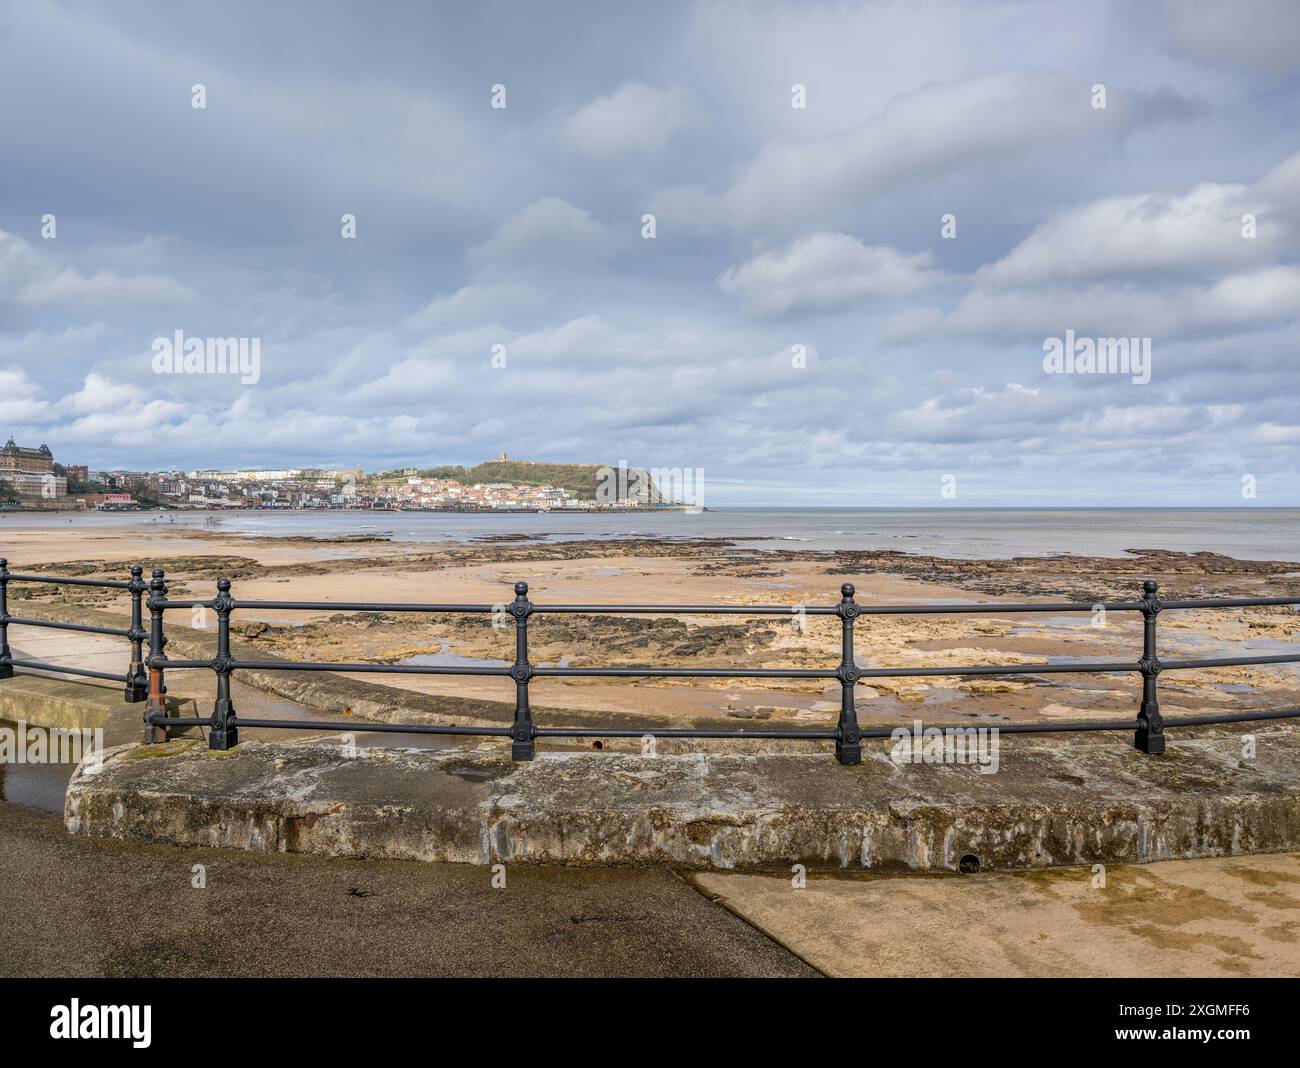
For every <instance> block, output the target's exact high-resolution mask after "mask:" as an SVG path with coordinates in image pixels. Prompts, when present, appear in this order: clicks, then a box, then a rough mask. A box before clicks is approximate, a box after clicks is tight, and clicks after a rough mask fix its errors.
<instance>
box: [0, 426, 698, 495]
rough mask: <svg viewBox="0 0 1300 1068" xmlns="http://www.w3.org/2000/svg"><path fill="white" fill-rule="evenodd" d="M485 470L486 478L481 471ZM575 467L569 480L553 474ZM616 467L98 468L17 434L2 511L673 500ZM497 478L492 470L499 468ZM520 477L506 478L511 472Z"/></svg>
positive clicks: (2, 453) (501, 458) (7, 454)
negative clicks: (617, 475) (603, 475)
mask: <svg viewBox="0 0 1300 1068" xmlns="http://www.w3.org/2000/svg"><path fill="white" fill-rule="evenodd" d="M480 469H483V471H484V472H487V474H486V475H484V476H483V477H475V473H476V472H478V473H480V474H482V472H480ZM555 471H559V472H561V473H563V474H566V475H569V474H575V475H576V482H575V480H574V479H573V478H570V480H569V482H570V484H569V485H552V484H550V483H548V482H547V481H546V480H545V477H546V475H548V474H550V473H552V472H555ZM603 471H607V472H611V473H613V471H614V469H612V468H597V467H592V466H590V465H580V464H539V463H536V462H534V461H530V460H511V459H510V458H509V457H508V456H507V455H506V453H504V452H502V453H500V454H498V455H497V456H496V457H494V458H493V459H492V460H489V461H485V462H484V463H483V464H481V465H478V466H477V467H475V468H468V469H466V468H431V469H417V468H404V469H401V470H398V471H387V472H383V473H379V474H370V475H367V474H366V472H365V471H364V470H363V469H362V468H360V467H355V468H349V469H326V468H284V469H279V470H262V469H247V470H231V471H222V470H193V471H182V470H176V469H171V470H165V471H130V470H122V469H116V468H115V469H112V470H92V469H91V468H89V467H88V466H87V465H85V464H64V463H59V462H57V461H56V460H55V458H54V454H53V452H52V451H51V450H50V447H49V446H48V445H47V444H45V443H42V444H41V445H39V446H37V447H31V446H22V445H18V444H16V443H15V441H14V439H13V438H10V439H9V440H8V441H7V442H6V444H5V445H4V447H3V448H2V449H0V511H40V512H48V511H85V510H96V511H139V510H144V509H183V510H227V509H359V510H366V509H381V510H388V511H440V512H483V511H506V512H551V511H573V512H589V511H596V510H606V509H611V508H613V509H623V510H627V509H645V508H656V509H658V508H667V509H671V508H673V507H675V506H674V505H673V504H672V503H669V502H666V501H664V500H663V499H662V498H661V497H660V496H659V495H658V494H657V492H656V491H655V489H654V487H653V484H652V482H651V480H649V479H648V478H647V479H645V480H643V481H640V482H638V481H637V480H630V482H629V480H628V479H626V478H623V479H614V478H611V479H609V483H610V484H611V485H615V486H618V487H619V489H618V490H617V492H615V493H612V494H610V493H600V492H598V489H599V487H600V481H599V478H600V472H603ZM494 472H495V473H496V476H495V477H493V473H494ZM507 475H509V476H513V477H505V476H507Z"/></svg>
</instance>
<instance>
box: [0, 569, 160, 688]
mask: <svg viewBox="0 0 1300 1068" xmlns="http://www.w3.org/2000/svg"><path fill="white" fill-rule="evenodd" d="M143 576H144V569H143V568H141V567H139V566H135V567H132V568H131V577H130V579H128V580H126V581H120V580H118V579H89V578H67V577H64V576H62V575H28V574H23V573H21V572H15V571H10V570H9V561H7V560H5V559H3V558H0V679H7V678H12V677H13V675H14V672H15V669H17V670H18V671H20V672H31V671H40V672H47V673H53V674H56V675H71V676H74V677H78V678H89V679H103V680H105V681H107V682H120V683H124V684H125V687H126V689H125V692H124V697H125V699H126V700H127V701H135V702H139V701H146V700H147V699H148V696H149V680H148V678H147V677H146V675H145V668H144V639H145V637H146V634H145V631H144V623H143V616H142V614H141V601H142V599H143V597H144V594H145V591H146V590H148V588H149V584H148V583H147V582H145V581H144V577H143ZM14 582H35V583H45V584H47V585H51V586H79V587H92V588H95V589H105V590H125V591H126V592H127V593H129V594H130V595H131V625H130V626H129V627H106V626H99V625H98V624H92V623H65V622H63V621H61V620H56V619H34V618H31V617H28V616H15V615H10V614H9V586H10V584H11V583H14ZM10 625H13V626H16V627H37V628H41V629H45V630H63V631H69V632H72V633H75V634H102V635H105V636H106V637H110V638H125V639H126V640H127V643H128V647H129V655H130V662H129V664H128V666H127V669H126V672H125V673H124V674H121V675H119V674H117V673H115V672H110V671H92V670H90V669H88V668H76V667H69V666H68V665H66V664H55V663H51V662H50V661H48V660H35V659H31V658H21V659H15V658H14V655H13V650H12V649H10V647H9V627H10ZM159 648H161V646H160V647H159Z"/></svg>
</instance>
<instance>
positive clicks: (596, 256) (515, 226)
mask: <svg viewBox="0 0 1300 1068" xmlns="http://www.w3.org/2000/svg"><path fill="white" fill-rule="evenodd" d="M613 253H614V238H613V235H612V234H611V233H610V232H609V230H608V228H607V227H605V226H604V225H603V224H601V223H599V222H597V221H596V220H595V219H593V218H592V217H591V213H590V212H588V211H584V210H583V209H581V208H576V207H574V206H573V205H572V204H570V203H569V202H568V201H567V200H561V199H560V198H559V197H542V198H541V199H540V200H535V201H533V202H532V203H531V204H529V205H527V206H526V207H524V208H521V209H520V210H519V211H517V212H515V213H514V214H513V215H511V216H510V217H509V218H507V219H506V220H504V221H503V222H502V223H501V225H500V226H498V227H497V229H496V232H495V233H493V234H492V236H491V237H489V238H488V239H487V240H486V241H484V242H483V243H482V244H480V245H475V246H474V247H473V248H471V249H470V250H469V252H468V253H467V254H466V258H467V259H468V260H469V262H470V264H471V265H472V266H474V267H476V268H478V269H479V270H483V271H487V272H492V273H513V272H516V271H520V270H527V269H529V268H536V269H541V270H546V271H549V270H553V269H555V268H556V267H561V266H574V265H577V264H583V263H590V262H592V261H594V260H602V259H605V258H607V257H609V256H611V255H613Z"/></svg>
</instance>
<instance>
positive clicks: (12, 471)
mask: <svg viewBox="0 0 1300 1068" xmlns="http://www.w3.org/2000/svg"><path fill="white" fill-rule="evenodd" d="M0 483H5V484H6V485H8V486H9V488H10V489H13V490H15V491H17V492H18V493H27V494H30V495H31V496H33V497H66V496H67V495H68V480H67V479H66V478H64V477H63V476H62V475H56V474H55V473H54V455H53V454H52V453H51V452H50V447H49V446H48V445H42V446H41V447H40V448H39V449H26V448H23V447H22V446H21V445H15V444H14V439H13V438H10V439H9V440H8V441H7V442H5V447H4V448H3V449H0Z"/></svg>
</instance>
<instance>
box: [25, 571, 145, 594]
mask: <svg viewBox="0 0 1300 1068" xmlns="http://www.w3.org/2000/svg"><path fill="white" fill-rule="evenodd" d="M7 578H8V581H10V582H48V583H50V584H51V585H53V586H98V587H100V588H101V589H105V590H129V589H130V588H131V583H130V582H120V581H118V580H117V579H87V578H64V577H63V576H61V575H20V574H17V573H16V572H13V571H11V572H9V574H8V576H7Z"/></svg>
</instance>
